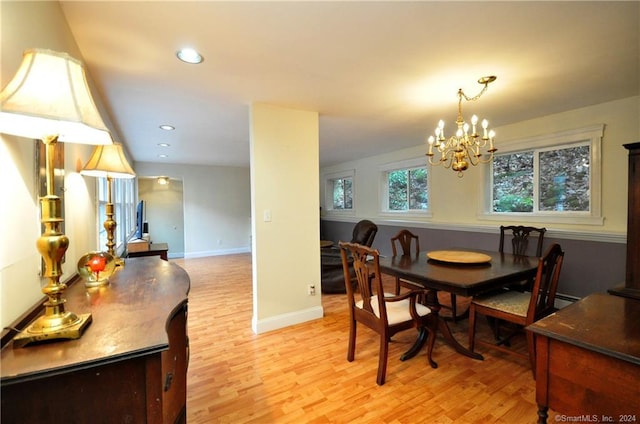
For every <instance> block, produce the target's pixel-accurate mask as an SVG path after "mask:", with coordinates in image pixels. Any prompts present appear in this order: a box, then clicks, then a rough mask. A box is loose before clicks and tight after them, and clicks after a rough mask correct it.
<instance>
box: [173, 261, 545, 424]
mask: <svg viewBox="0 0 640 424" xmlns="http://www.w3.org/2000/svg"><path fill="white" fill-rule="evenodd" d="M172 261H173V262H175V263H177V264H178V265H180V266H182V267H183V268H185V269H186V270H187V272H188V273H189V275H190V277H191V292H190V295H189V322H188V331H189V339H190V352H191V353H190V363H189V371H188V383H187V384H188V389H187V391H188V395H187V397H188V400H187V414H188V421H187V422H188V423H189V424H205V423H206V424H210V423H233V424H237V423H265V424H270V423H296V424H299V423H411V424H414V423H456V424H464V423H504V424H519V423H535V422H536V419H537V415H536V412H537V407H536V404H535V382H534V380H533V377H532V373H531V371H530V369H529V365H528V363H527V361H525V360H521V359H519V358H517V357H512V356H510V355H506V354H502V353H500V352H493V351H488V350H486V349H484V348H482V347H481V348H480V349H479V350H478V351H479V352H480V353H482V354H483V355H484V357H485V360H484V361H477V360H473V359H470V358H467V357H463V356H461V355H459V354H457V353H455V352H454V351H453V350H452V349H451V348H450V347H449V346H447V345H446V344H444V342H443V341H442V339H441V338H438V340H437V341H436V346H435V349H434V360H435V361H436V362H437V363H438V365H439V367H438V368H437V369H432V368H431V367H429V365H428V363H427V361H426V354H425V351H424V350H423V351H422V352H421V353H420V354H419V355H418V356H416V357H414V358H412V359H411V360H408V361H406V362H401V361H400V360H399V357H400V355H401V354H402V353H403V352H404V351H405V350H406V349H408V347H409V346H410V345H411V344H412V343H413V341H414V340H415V335H416V333H415V331H413V330H408V331H406V332H403V333H400V334H398V335H396V336H395V337H394V340H393V342H392V343H390V346H389V365H388V367H387V379H386V383H385V385H384V386H378V385H376V381H375V380H376V370H377V364H378V337H377V335H376V334H375V333H373V332H372V331H370V330H368V329H367V328H365V327H362V326H359V327H358V336H357V345H356V358H355V361H353V362H347V359H346V355H347V337H348V311H347V304H346V295H323V296H322V305H323V308H324V314H325V316H324V318H322V319H319V320H314V321H311V322H307V323H303V324H299V325H295V326H292V327H288V328H285V329H281V330H277V331H273V332H269V333H265V334H260V335H256V334H254V333H253V332H252V330H251V316H252V294H251V291H252V289H251V286H252V279H251V256H250V254H240V255H229V256H216V257H209V258H198V259H176V260H172ZM390 282H391V279H389V280H388V281H385V283H390ZM478 325H479V327H480V328H479V331H484V332H485V334H486V332H488V326H486V323H484V322H479V324H478ZM451 327H452V330H453V331H454V335H455V336H456V338H457V339H458V340H460V342H461V343H462V344H463V345H465V346H466V345H467V320H466V319H464V320H462V321H460V322H459V323H457V324H455V325H453V324H452V325H451ZM554 418H555V414H552V413H550V414H549V422H550V423H551V422H555V420H554Z"/></svg>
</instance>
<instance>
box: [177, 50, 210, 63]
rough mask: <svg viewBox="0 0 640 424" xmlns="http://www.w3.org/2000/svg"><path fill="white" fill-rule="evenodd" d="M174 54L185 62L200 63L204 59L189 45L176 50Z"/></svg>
mask: <svg viewBox="0 0 640 424" xmlns="http://www.w3.org/2000/svg"><path fill="white" fill-rule="evenodd" d="M176 56H178V59H180V60H181V61H183V62H186V63H194V64H198V63H202V61H203V60H204V58H203V57H202V55H200V53H198V52H197V51H195V50H194V49H192V48H189V47H188V48H184V49H180V50H178V52H177V53H176Z"/></svg>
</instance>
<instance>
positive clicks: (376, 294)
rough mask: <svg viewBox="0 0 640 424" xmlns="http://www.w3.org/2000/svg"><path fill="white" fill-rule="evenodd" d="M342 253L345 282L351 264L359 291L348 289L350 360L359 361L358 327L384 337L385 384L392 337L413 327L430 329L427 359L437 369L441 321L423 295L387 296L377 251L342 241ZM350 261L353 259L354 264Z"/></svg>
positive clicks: (381, 374)
mask: <svg viewBox="0 0 640 424" xmlns="http://www.w3.org/2000/svg"><path fill="white" fill-rule="evenodd" d="M339 246H340V253H341V255H342V265H343V270H344V278H345V282H346V283H348V282H349V281H350V279H351V277H350V265H351V266H352V267H353V270H354V271H355V274H356V280H357V289H356V288H354V287H353V286H352V285H351V284H345V286H346V287H347V300H348V302H349V347H348V350H347V361H349V362H352V361H353V360H354V358H355V349H356V325H357V323H361V324H363V325H365V326H367V327H369V328H370V329H372V330H373V331H375V332H376V333H378V334H379V335H380V350H379V358H378V375H377V378H376V382H377V383H378V385H383V384H384V382H385V376H386V371H387V356H388V352H389V340H390V339H391V337H392V336H393V335H394V334H396V333H398V332H400V331H404V330H408V329H410V328H416V329H420V328H424V329H426V330H428V339H427V349H428V352H427V358H428V361H429V364H430V365H431V366H432V367H433V368H436V367H437V365H436V363H435V362H434V361H433V359H432V357H431V355H432V352H433V345H434V343H435V326H436V325H437V321H436V319H435V318H437V317H435V316H434V315H433V314H431V310H430V309H429V308H428V307H426V306H424V305H421V304H420V303H418V302H417V301H416V299H417V296H418V295H419V292H416V291H409V292H406V293H403V294H401V295H399V296H395V295H394V294H392V293H385V292H384V287H383V284H382V275H381V273H380V254H379V253H378V251H377V250H375V249H371V248H370V247H367V246H362V245H360V244H357V243H348V242H340V243H339ZM349 258H352V262H351V263H350V260H349Z"/></svg>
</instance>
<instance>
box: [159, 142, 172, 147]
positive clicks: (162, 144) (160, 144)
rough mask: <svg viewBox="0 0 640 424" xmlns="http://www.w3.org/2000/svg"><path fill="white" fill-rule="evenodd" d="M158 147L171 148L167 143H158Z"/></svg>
mask: <svg viewBox="0 0 640 424" xmlns="http://www.w3.org/2000/svg"><path fill="white" fill-rule="evenodd" d="M158 146H159V147H169V146H171V144H169V143H158Z"/></svg>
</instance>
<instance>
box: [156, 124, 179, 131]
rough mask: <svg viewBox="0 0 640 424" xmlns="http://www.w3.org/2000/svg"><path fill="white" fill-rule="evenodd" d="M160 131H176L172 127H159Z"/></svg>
mask: <svg viewBox="0 0 640 424" xmlns="http://www.w3.org/2000/svg"><path fill="white" fill-rule="evenodd" d="M160 129H161V130H165V131H173V130H175V129H176V127H174V126H173V125H160Z"/></svg>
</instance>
